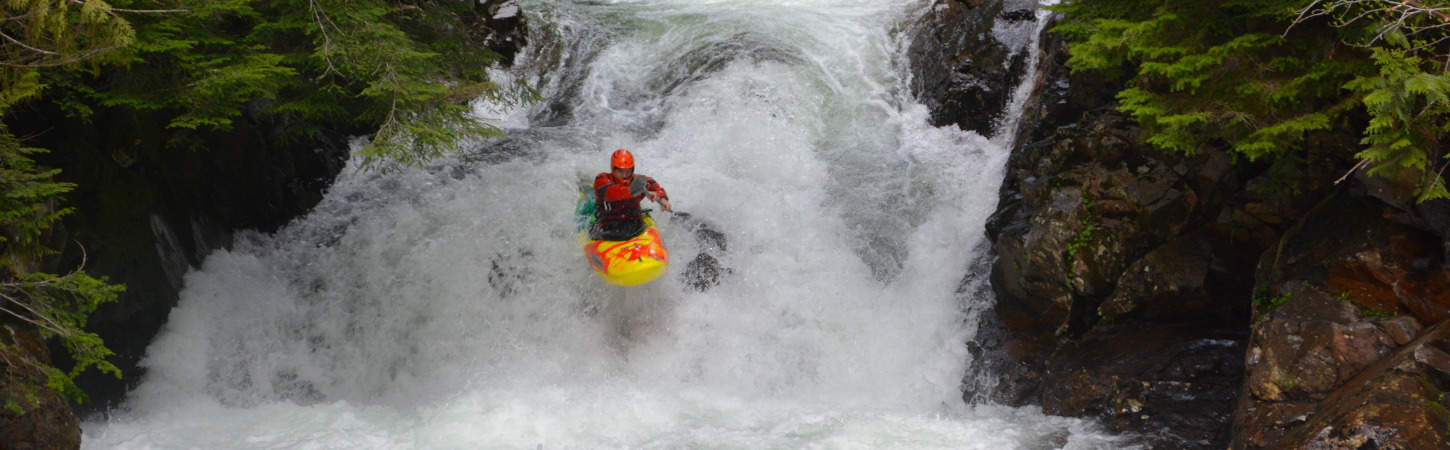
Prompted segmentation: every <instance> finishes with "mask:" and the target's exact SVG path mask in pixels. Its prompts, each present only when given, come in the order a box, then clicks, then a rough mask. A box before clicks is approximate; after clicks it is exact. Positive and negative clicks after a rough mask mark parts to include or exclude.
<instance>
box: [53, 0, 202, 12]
mask: <svg viewBox="0 0 1450 450" xmlns="http://www.w3.org/2000/svg"><path fill="white" fill-rule="evenodd" d="M70 2H71V3H75V4H77V5H81V6H85V4H86V2H84V1H82V0H70ZM106 6H107V8H106V10H107V11H119V12H123V13H133V14H174V13H189V12H191V10H190V9H185V8H182V9H126V8H116V7H113V6H110V5H109V4H108V5H106ZM112 16H115V14H112Z"/></svg>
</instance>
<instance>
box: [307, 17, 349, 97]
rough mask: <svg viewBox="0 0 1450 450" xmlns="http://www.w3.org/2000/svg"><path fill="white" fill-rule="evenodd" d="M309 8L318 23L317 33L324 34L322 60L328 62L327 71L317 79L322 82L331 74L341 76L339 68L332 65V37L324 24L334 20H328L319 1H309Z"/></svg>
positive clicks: (334, 24)
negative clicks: (323, 78)
mask: <svg viewBox="0 0 1450 450" xmlns="http://www.w3.org/2000/svg"><path fill="white" fill-rule="evenodd" d="M307 8H308V9H309V10H311V11H312V18H313V20H315V21H316V22H317V31H318V32H320V33H322V60H323V61H326V62H327V70H324V71H323V72H322V75H318V76H317V79H319V80H320V79H322V77H326V76H327V74H329V73H335V74H338V75H341V74H342V72H341V71H338V70H337V66H335V65H333V64H332V45H333V44H332V37H331V36H328V34H327V24H326V23H323V21H324V20H325V21H327V22H332V19H330V18H328V17H327V14H325V13H323V12H322V7H321V6H318V4H317V0H307ZM333 26H334V27H335V26H337V24H336V23H333Z"/></svg>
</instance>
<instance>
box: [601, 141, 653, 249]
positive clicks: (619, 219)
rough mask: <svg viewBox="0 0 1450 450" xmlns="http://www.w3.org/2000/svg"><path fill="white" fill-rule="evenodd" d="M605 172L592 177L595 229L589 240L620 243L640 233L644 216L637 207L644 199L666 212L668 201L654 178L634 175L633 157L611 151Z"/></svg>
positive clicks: (642, 229) (625, 152) (626, 151)
mask: <svg viewBox="0 0 1450 450" xmlns="http://www.w3.org/2000/svg"><path fill="white" fill-rule="evenodd" d="M609 169H610V170H609V172H606V173H600V174H599V175H598V176H595V177H594V204H595V205H596V206H595V208H594V214H595V226H594V228H592V229H590V230H589V237H590V239H601V240H606V241H623V240H628V239H630V238H632V237H635V236H636V235H638V234H639V233H640V232H643V231H644V213H643V211H642V210H641V209H640V207H639V202H640V200H644V199H646V198H648V199H650V201H652V202H655V203H659V205H660V207H661V208H663V209H664V210H665V211H670V198H669V196H668V195H666V194H665V188H663V187H660V184H659V183H656V182H655V180H654V178H650V177H648V176H645V175H635V173H634V155H633V154H631V153H629V150H625V149H622V148H621V149H619V150H615V151H614V154H612V155H610V156H609Z"/></svg>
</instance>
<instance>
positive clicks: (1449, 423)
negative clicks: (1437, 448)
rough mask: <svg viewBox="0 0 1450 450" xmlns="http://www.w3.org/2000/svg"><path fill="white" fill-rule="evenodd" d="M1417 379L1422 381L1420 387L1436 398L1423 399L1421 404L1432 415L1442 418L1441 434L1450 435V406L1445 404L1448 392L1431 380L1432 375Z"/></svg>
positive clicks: (1420, 376)
mask: <svg viewBox="0 0 1450 450" xmlns="http://www.w3.org/2000/svg"><path fill="white" fill-rule="evenodd" d="M1415 381H1417V382H1419V383H1420V387H1421V388H1422V389H1424V390H1425V392H1426V393H1427V394H1430V396H1432V397H1434V400H1423V401H1421V402H1420V406H1422V407H1424V408H1425V410H1426V411H1429V412H1430V415H1432V416H1435V418H1437V419H1439V420H1440V434H1441V435H1442V436H1445V437H1450V407H1446V406H1445V396H1446V392H1445V391H1443V390H1440V388H1439V387H1436V386H1435V383H1434V382H1433V381H1430V377H1429V376H1426V375H1424V374H1421V375H1419V376H1417V377H1415Z"/></svg>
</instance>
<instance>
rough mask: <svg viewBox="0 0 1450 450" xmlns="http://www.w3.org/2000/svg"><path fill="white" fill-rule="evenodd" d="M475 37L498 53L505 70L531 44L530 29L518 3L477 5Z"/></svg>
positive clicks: (486, 0) (496, 0)
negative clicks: (521, 50) (520, 51)
mask: <svg viewBox="0 0 1450 450" xmlns="http://www.w3.org/2000/svg"><path fill="white" fill-rule="evenodd" d="M473 9H474V13H475V15H476V17H474V19H473V29H472V31H473V33H474V35H475V36H477V37H478V38H479V41H480V42H482V43H483V44H484V46H485V47H488V48H489V49H492V50H493V51H495V52H497V53H498V54H499V56H502V57H503V59H502V60H501V61H500V63H501V64H503V65H504V66H505V67H507V66H510V65H512V64H513V61H514V55H517V54H518V52H519V50H520V49H522V48H523V47H524V46H526V45H528V43H529V40H528V38H529V25H528V21H527V20H526V19H525V18H524V12H523V10H521V9H519V4H518V0H481V1H478V2H475V3H474V4H473Z"/></svg>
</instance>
